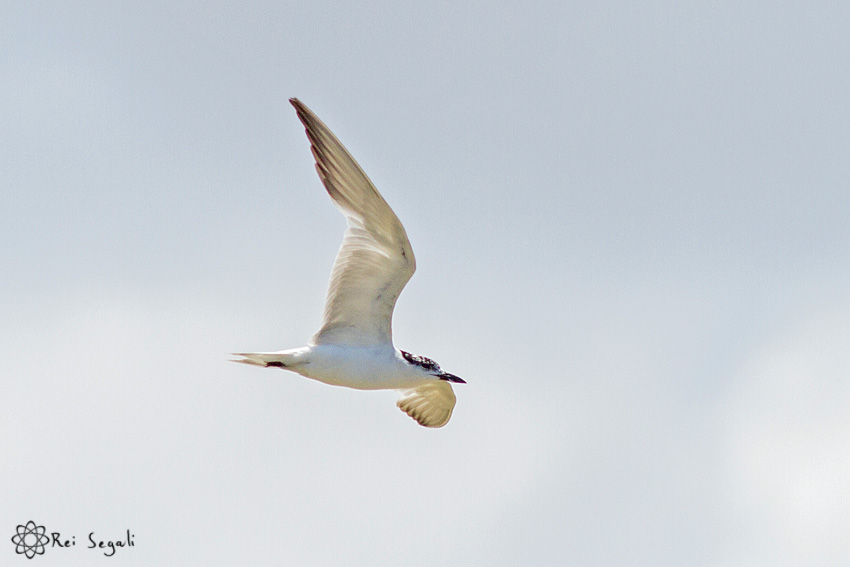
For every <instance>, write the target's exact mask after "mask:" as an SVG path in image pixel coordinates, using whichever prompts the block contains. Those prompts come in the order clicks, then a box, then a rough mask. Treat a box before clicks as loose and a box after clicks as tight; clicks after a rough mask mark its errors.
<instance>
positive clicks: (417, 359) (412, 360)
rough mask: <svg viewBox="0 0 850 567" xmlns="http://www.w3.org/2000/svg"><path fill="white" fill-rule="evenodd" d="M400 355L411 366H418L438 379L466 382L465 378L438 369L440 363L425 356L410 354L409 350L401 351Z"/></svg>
mask: <svg viewBox="0 0 850 567" xmlns="http://www.w3.org/2000/svg"><path fill="white" fill-rule="evenodd" d="M401 355H402V356H403V357H404V359H405V360H406V361H407V362H408V364H411V365H413V366H418V367H419V368H421V369H422V370H424V371H425V372H427V373H428V374H430V375H431V376H434V377H435V378H439V379H440V380H447V381H448V382H457V383H459V384H466V380H464V379H463V378H461V377H459V376H455V375H454V374H449V373H448V372H443V371H442V370H441V369H440V365H439V364H437V363H436V362H435V361H433V360H431V359H430V358H427V357H425V356H416V355H415V354H410V353H409V352H405V351H401Z"/></svg>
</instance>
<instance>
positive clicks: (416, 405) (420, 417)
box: [396, 380, 457, 427]
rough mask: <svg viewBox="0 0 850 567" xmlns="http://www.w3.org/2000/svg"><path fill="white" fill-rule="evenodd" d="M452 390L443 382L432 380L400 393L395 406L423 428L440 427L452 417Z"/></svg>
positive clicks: (453, 401)
mask: <svg viewBox="0 0 850 567" xmlns="http://www.w3.org/2000/svg"><path fill="white" fill-rule="evenodd" d="M456 401H457V398H456V397H455V393H454V390H452V387H451V384H449V383H448V382H446V381H445V380H434V381H433V382H426V383H425V384H423V385H421V386H419V387H417V388H413V389H412V390H404V391H402V393H401V397H399V399H398V401H397V402H396V405H397V406H398V407H399V408H400V409H401V411H403V412H404V413H406V414H407V415H409V416H410V417H412V418H413V419H415V420H416V421H417V423H419V425H424V426H425V427H442V426H444V425H445V424H447V423H448V422H449V419H450V418H451V417H452V410H454V407H455V402H456Z"/></svg>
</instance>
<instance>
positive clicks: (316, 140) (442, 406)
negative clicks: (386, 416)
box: [234, 98, 466, 427]
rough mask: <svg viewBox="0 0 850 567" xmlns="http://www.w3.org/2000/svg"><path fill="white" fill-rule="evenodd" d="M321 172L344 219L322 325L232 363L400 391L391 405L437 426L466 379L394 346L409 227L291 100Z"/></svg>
mask: <svg viewBox="0 0 850 567" xmlns="http://www.w3.org/2000/svg"><path fill="white" fill-rule="evenodd" d="M289 102H291V103H292V106H294V107H295V110H296V112H297V113H298V118H299V119H300V120H301V122H302V123H303V124H304V127H305V129H306V131H307V138H309V140H310V146H311V149H312V151H313V157H314V158H315V160H316V171H317V172H318V173H319V178H320V179H321V180H322V183H323V184H324V186H325V189H327V191H328V194H329V195H330V196H331V199H333V202H334V204H335V205H336V206H337V208H339V210H340V211H341V212H342V214H343V215H344V216H345V219H346V221H347V223H348V228H347V230H346V231H345V235H344V236H343V239H342V245H341V246H340V249H339V252H338V253H337V255H336V261H335V262H334V266H333V270H332V271H331V279H330V284H329V286H328V297H327V301H326V303H325V313H324V316H323V318H322V327H321V328H320V329H319V331H318V332H317V333H316V334H315V335H313V338H312V339H311V340H310V342H309V343H308V344H307V346H305V347H301V348H295V349H289V350H282V351H278V352H243V353H236V354H235V355H234V356H239V357H241V358H240V359H238V360H234V362H242V363H244V364H253V365H256V366H263V367H276V368H282V369H284V370H290V371H292V372H296V373H298V374H301V375H302V376H306V377H307V378H312V379H313V380H318V381H319V382H324V383H325V384H331V385H334V386H346V387H348V388H356V389H359V390H385V389H390V390H400V391H401V396H400V397H399V399H398V402H397V405H398V407H399V408H401V410H402V411H404V412H405V413H407V414H408V415H409V416H410V417H412V418H413V419H415V420H416V421H417V422H418V423H419V424H420V425H424V426H425V427H442V426H444V425H445V424H446V423H448V421H449V418H451V416H452V410H453V409H454V406H455V402H456V400H457V398H456V397H455V394H454V391H453V390H452V386H451V383H452V382H456V383H461V384H465V383H466V382H465V381H464V380H462V379H461V378H459V377H457V376H455V375H454V374H449V373H448V372H443V370H441V369H440V365H439V364H437V363H436V362H434V361H433V360H431V359H430V358H426V357H424V356H416V355H413V354H410V353H408V352H405V351H403V350H399V349H397V348H395V347H394V346H393V337H392V317H393V308H394V307H395V303H396V300H397V299H398V296H399V294H401V290H402V289H404V286H405V284H407V282H408V281H409V280H410V277H411V276H412V275H413V272H414V271H415V270H416V260H415V259H414V257H413V249H412V248H411V247H410V241H409V240H408V239H407V233H406V232H405V230H404V227H403V226H402V224H401V221H399V220H398V217H397V216H396V215H395V213H394V212H393V210H392V209H391V208H390V206H389V205H388V204H387V202H386V201H384V198H383V197H381V194H380V193H378V190H377V189H376V188H375V186H374V185H372V182H371V181H370V180H369V178H368V177H367V176H366V174H365V173H364V172H363V170H362V169H360V166H359V165H358V164H357V162H356V161H354V158H353V157H352V156H351V154H350V153H348V150H346V149H345V146H343V145H342V144H341V143H340V141H339V140H337V138H336V136H334V134H333V132H331V131H330V129H329V128H328V127H327V126H325V124H324V123H323V122H322V121H321V120H319V118H318V117H317V116H316V115H315V114H313V112H312V111H311V110H310V109H309V108H307V107H306V106H304V104H303V103H302V102H301V101H299V100H298V99H297V98H292V99H290V100H289Z"/></svg>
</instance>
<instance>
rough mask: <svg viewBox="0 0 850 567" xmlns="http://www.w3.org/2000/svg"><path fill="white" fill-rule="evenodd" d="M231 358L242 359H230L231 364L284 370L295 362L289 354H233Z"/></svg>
mask: <svg viewBox="0 0 850 567" xmlns="http://www.w3.org/2000/svg"><path fill="white" fill-rule="evenodd" d="M233 356H241V357H242V358H241V359H232V360H231V362H241V363H242V364H253V365H254V366H277V367H278V368H286V367H287V366H291V365H293V364H294V362H295V361H294V360H293V354H292V353H291V352H234V353H233Z"/></svg>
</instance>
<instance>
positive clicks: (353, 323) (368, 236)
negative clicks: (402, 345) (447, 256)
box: [289, 98, 416, 346]
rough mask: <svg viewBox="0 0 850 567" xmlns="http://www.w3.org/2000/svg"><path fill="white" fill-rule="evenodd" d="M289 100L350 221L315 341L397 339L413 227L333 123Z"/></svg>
mask: <svg viewBox="0 0 850 567" xmlns="http://www.w3.org/2000/svg"><path fill="white" fill-rule="evenodd" d="M289 102H291V103H292V106H294V107H295V110H296V111H297V112H298V118H300V119H301V122H302V123H303V124H304V127H305V128H306V130H307V137H308V138H309V139H310V144H311V146H312V150H313V156H314V157H315V158H316V171H317V172H318V173H319V177H320V178H321V180H322V183H324V185H325V189H327V191H328V194H329V195H330V196H331V199H333V201H334V203H335V204H336V206H337V207H338V208H339V209H340V211H341V212H342V214H343V215H345V218H346V220H347V221H348V229H347V230H346V231H345V236H344V237H343V240H342V246H341V247H340V249H339V252H338V253H337V256H336V262H335V263H334V267H333V271H332V272H331V279H330V284H329V287H328V298H327V302H326V303H325V313H324V317H323V319H322V327H321V329H319V331H318V332H317V333H316V334H315V335H314V336H313V343H315V344H344V345H357V346H365V345H375V344H392V316H393V308H394V307H395V303H396V300H397V299H398V296H399V294H401V290H402V289H404V286H405V284H407V282H408V280H410V277H411V276H412V275H413V272H414V271H415V270H416V260H415V258H414V256H413V249H412V248H411V247H410V241H408V239H407V233H406V232H405V231H404V227H403V226H402V224H401V222H400V221H399V220H398V217H396V215H395V213H394V212H393V210H392V209H391V208H390V206H389V205H388V204H387V202H386V201H384V198H383V197H381V194H380V193H378V190H377V189H375V186H374V185H372V182H371V181H369V178H368V177H366V174H365V173H363V170H362V169H360V166H359V165H357V162H356V161H354V158H353V157H351V154H349V153H348V150H346V149H345V146H343V145H342V144H341V143H340V141H339V140H337V138H336V136H334V135H333V133H332V132H331V131H330V129H328V127H327V126H325V125H324V123H323V122H322V121H321V120H319V118H318V117H317V116H316V115H315V114H313V112H312V111H311V110H310V109H309V108H307V107H306V106H304V104H302V103H301V101H299V100H298V99H296V98H293V99H290V101H289Z"/></svg>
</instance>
